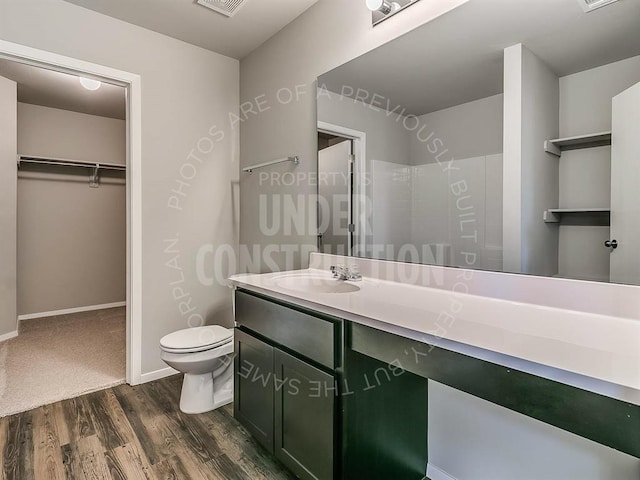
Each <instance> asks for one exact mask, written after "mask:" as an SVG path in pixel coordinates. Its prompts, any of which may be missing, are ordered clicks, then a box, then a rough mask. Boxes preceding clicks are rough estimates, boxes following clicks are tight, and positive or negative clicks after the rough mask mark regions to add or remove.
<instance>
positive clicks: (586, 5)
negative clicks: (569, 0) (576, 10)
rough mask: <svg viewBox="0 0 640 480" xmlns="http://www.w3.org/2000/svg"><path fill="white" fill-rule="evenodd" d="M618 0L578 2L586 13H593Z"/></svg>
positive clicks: (585, 0)
mask: <svg viewBox="0 0 640 480" xmlns="http://www.w3.org/2000/svg"><path fill="white" fill-rule="evenodd" d="M617 1H618V0H578V3H579V4H580V6H581V7H582V9H583V10H584V11H585V12H593V11H594V10H596V9H598V8H600V7H604V6H605V5H610V4H612V3H615V2H617Z"/></svg>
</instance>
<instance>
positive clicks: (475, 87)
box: [319, 0, 640, 115]
mask: <svg viewBox="0 0 640 480" xmlns="http://www.w3.org/2000/svg"><path fill="white" fill-rule="evenodd" d="M389 21H390V22H392V21H393V19H390V20H389ZM520 42H521V43H523V44H524V45H525V46H527V47H528V48H529V49H530V50H532V51H533V52H534V53H535V54H537V55H538V56H539V57H540V58H542V59H543V60H544V61H545V62H546V63H547V65H548V66H549V67H550V68H551V69H552V70H553V71H555V73H556V74H558V76H564V75H568V74H571V73H576V72H579V71H582V70H586V69H589V68H592V67H595V66H598V65H604V64H607V63H611V62H614V61H617V60H621V59H623V58H628V57H631V56H635V55H640V0H620V1H619V2H617V3H614V4H611V5H610V6H607V7H604V8H601V9H599V10H595V11H593V12H591V13H584V11H583V10H582V8H581V7H580V5H579V4H578V2H577V0H529V1H524V0H471V1H470V2H468V3H466V4H464V5H462V6H460V7H458V8H456V9H455V10H452V11H451V12H449V13H447V14H445V15H443V16H441V17H439V18H437V19H435V20H433V21H432V22H430V23H428V24H426V25H424V26H422V27H419V28H417V29H415V30H413V31H412V32H409V33H407V34H406V35H404V36H402V37H400V38H398V39H396V40H394V41H392V42H390V43H387V44H385V45H383V46H382V47H380V48H377V49H375V50H373V51H372V52H369V53H367V54H365V55H363V56H361V57H359V58H357V59H355V60H352V61H351V62H349V63H347V64H345V65H343V66H341V67H338V68H336V69H334V70H332V71H331V72H328V73H327V74H325V75H322V76H321V77H320V78H319V85H322V84H324V85H326V86H327V87H328V88H329V90H332V91H338V92H339V91H340V89H341V87H342V85H349V86H352V87H356V88H357V87H360V88H362V89H364V90H366V91H368V92H372V93H377V94H378V95H382V96H383V97H385V98H389V99H391V107H392V108H393V107H394V106H396V105H402V106H404V107H406V108H407V109H408V111H407V113H413V114H416V115H421V114H424V113H428V112H433V111H437V110H441V109H444V108H448V107H451V106H454V105H459V104H461V103H465V102H469V101H472V100H477V99H479V98H484V97H488V96H490V95H495V94H498V93H501V92H502V90H503V87H502V82H503V49H504V48H505V47H508V46H511V45H514V44H517V43H520ZM377 101H378V102H379V97H378V100H377ZM385 103H386V102H385Z"/></svg>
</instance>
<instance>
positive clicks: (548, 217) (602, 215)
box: [542, 208, 611, 225]
mask: <svg viewBox="0 0 640 480" xmlns="http://www.w3.org/2000/svg"><path fill="white" fill-rule="evenodd" d="M563 215H574V216H582V217H585V219H586V217H597V218H598V219H599V220H600V221H599V222H586V223H585V224H602V223H601V222H602V220H605V221H606V223H605V224H606V225H608V224H609V218H610V216H611V209H610V208H549V209H548V210H545V211H544V213H543V216H542V219H543V220H544V222H545V223H560V220H561V219H562V216H563Z"/></svg>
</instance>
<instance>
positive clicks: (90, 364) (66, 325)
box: [0, 307, 126, 417]
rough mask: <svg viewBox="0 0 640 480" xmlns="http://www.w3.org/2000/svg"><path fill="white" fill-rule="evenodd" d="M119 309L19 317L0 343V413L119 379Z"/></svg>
mask: <svg viewBox="0 0 640 480" xmlns="http://www.w3.org/2000/svg"><path fill="white" fill-rule="evenodd" d="M125 328H126V327H125V309H124V307H122V308H110V309H106V310H96V311H93V312H83V313H74V314H70V315H59V316H55V317H48V318H41V319H37V320H23V321H22V322H20V330H19V332H20V335H18V337H16V338H14V339H11V340H8V341H6V342H2V343H0V417H3V416H6V415H11V414H13V413H18V412H23V411H25V410H30V409H32V408H35V407H39V406H41V405H47V404H49V403H53V402H57V401H59V400H64V399H67V398H72V397H76V396H78V395H81V394H83V393H89V392H92V391H95V390H101V389H103V388H107V387H111V386H114V385H118V384H121V383H124V381H125V355H126V353H125V348H126V330H125Z"/></svg>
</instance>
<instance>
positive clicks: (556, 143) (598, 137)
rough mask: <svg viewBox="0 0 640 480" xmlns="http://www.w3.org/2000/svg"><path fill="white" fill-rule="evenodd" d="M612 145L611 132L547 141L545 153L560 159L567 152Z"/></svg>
mask: <svg viewBox="0 0 640 480" xmlns="http://www.w3.org/2000/svg"><path fill="white" fill-rule="evenodd" d="M606 145H611V132H599V133H590V134H588V135H578V136H576V137H565V138H554V139H552V140H545V142H544V151H545V152H548V153H552V154H553V155H556V156H558V157H560V156H561V155H562V152H563V151H565V150H578V149H580V148H593V147H603V146H606Z"/></svg>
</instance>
